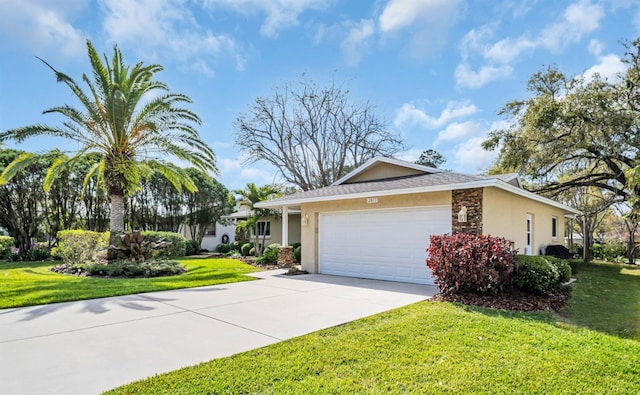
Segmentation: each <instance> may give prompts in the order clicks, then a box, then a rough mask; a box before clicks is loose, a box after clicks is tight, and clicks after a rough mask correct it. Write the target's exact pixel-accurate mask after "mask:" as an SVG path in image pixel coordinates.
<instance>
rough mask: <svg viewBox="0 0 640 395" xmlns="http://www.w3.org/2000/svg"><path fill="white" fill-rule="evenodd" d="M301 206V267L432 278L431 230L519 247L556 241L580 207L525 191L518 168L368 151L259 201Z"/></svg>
mask: <svg viewBox="0 0 640 395" xmlns="http://www.w3.org/2000/svg"><path fill="white" fill-rule="evenodd" d="M256 206H257V207H262V208H278V209H280V210H282V212H283V213H287V212H288V211H290V210H299V211H300V213H301V233H300V235H301V242H302V268H303V269H304V270H306V271H308V272H310V273H325V274H334V275H342V276H352V277H362V278H372V279H382V280H393V281H404V282H412V283H424V284H433V278H432V277H431V275H430V272H429V270H428V268H427V267H426V264H425V259H426V251H425V249H426V247H427V246H428V245H429V238H430V236H431V235H434V234H445V233H459V232H465V233H475V234H489V235H492V236H499V237H505V238H507V239H509V240H511V241H512V242H513V247H514V248H515V249H517V250H518V251H519V252H520V253H521V254H522V253H525V254H530V255H537V254H539V253H540V252H541V250H543V249H544V248H545V246H547V245H549V244H561V243H562V238H563V236H564V226H565V219H566V218H570V217H572V216H575V215H577V214H580V212H579V211H578V210H575V209H573V208H571V207H568V206H565V205H563V204H560V203H558V202H555V201H553V200H550V199H547V198H545V197H542V196H539V195H536V194H534V193H531V192H528V191H526V190H524V189H523V188H522V185H521V184H520V181H519V179H518V177H517V176H516V175H500V176H488V177H485V176H472V175H466V174H461V173H455V172H450V171H444V170H440V169H434V168H430V167H425V166H421V165H416V164H414V163H408V162H404V161H400V160H396V159H390V158H374V159H371V160H370V161H368V162H367V163H365V164H364V165H362V166H360V167H358V168H356V169H355V170H353V171H352V172H350V173H349V174H347V175H346V176H344V177H343V178H341V179H340V180H338V181H336V182H335V183H334V184H333V185H331V186H328V187H325V188H320V189H317V190H313V191H306V192H299V193H296V194H293V195H288V196H283V197H280V198H278V199H273V200H268V201H264V202H260V203H258V204H257V205H256Z"/></svg>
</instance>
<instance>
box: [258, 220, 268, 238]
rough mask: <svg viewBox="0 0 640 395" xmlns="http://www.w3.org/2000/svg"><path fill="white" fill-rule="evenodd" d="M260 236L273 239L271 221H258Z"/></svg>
mask: <svg viewBox="0 0 640 395" xmlns="http://www.w3.org/2000/svg"><path fill="white" fill-rule="evenodd" d="M258 236H260V237H262V236H265V237H271V221H258Z"/></svg>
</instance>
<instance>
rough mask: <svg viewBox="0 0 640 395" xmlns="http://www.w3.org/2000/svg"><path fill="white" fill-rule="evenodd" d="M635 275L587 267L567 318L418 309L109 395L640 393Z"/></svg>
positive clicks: (618, 268) (456, 307) (619, 268)
mask: <svg viewBox="0 0 640 395" xmlns="http://www.w3.org/2000/svg"><path fill="white" fill-rule="evenodd" d="M637 270H638V269H637V268H635V267H632V266H625V265H609V264H594V265H582V266H580V267H579V273H578V274H577V276H576V277H577V282H576V283H575V284H574V285H573V286H574V292H573V297H572V299H571V301H570V303H569V306H568V307H567V308H566V309H565V310H563V311H562V312H561V313H559V314H556V313H551V312H536V313H519V312H508V311H502V310H495V309H489V308H482V307H470V306H464V305H460V304H452V303H446V302H431V301H426V302H420V303H416V304H413V305H410V306H407V307H403V308H400V309H396V310H392V311H389V312H385V313H382V314H378V315H375V316H372V317H368V318H364V319H361V320H358V321H354V322H351V323H348V324H345V325H341V326H338V327H334V328H330V329H326V330H323V331H319V332H315V333H312V334H309V335H305V336H301V337H298V338H294V339H290V340H287V341H283V342H280V343H277V344H273V345H270V346H267V347H263V348H260V349H256V350H252V351H248V352H244V353H241V354H236V355H233V356H230V357H226V358H220V359H215V360H212V361H209V362H206V363H202V364H199V365H196V366H192V367H188V368H184V369H180V370H176V371H174V372H170V373H167V374H161V375H157V376H154V377H151V378H147V379H144V380H141V381H137V382H134V383H131V384H128V385H125V386H122V387H118V388H116V389H113V390H111V391H108V392H106V394H237V393H245V394H254V393H255V394H300V393H304V394H329V393H330V394H357V393H361V394H364V393H366V394H382V393H384V394H405V393H406V394H412V393H415V394H449V393H474V394H496V393H509V394H549V393H553V394H576V393H580V394H630V393H640V334H638V333H637V330H638V315H637V310H636V309H637V303H638V301H639V300H640V299H638V298H636V299H629V298H633V297H635V296H636V295H638V292H640V271H637ZM603 294H606V295H607V297H606V298H602V297H594V295H603ZM593 299H597V302H594V301H593ZM621 302H624V303H626V304H627V306H626V307H625V308H618V309H617V310H615V311H614V310H611V306H612V305H619V304H620V303H621ZM608 311H613V313H614V315H615V316H616V317H622V322H624V324H616V323H615V322H613V323H611V320H610V319H607V314H608V313H607V312H608ZM615 319H616V320H618V319H619V318H615ZM606 322H610V323H611V324H610V325H606ZM622 325H627V327H624V328H622V329H621V327H622Z"/></svg>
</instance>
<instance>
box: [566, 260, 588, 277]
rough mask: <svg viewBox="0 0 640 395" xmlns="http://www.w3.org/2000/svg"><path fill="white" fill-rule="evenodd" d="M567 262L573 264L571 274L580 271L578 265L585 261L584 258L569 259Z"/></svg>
mask: <svg viewBox="0 0 640 395" xmlns="http://www.w3.org/2000/svg"><path fill="white" fill-rule="evenodd" d="M567 263H568V264H569V266H571V274H577V273H578V266H580V265H582V264H583V263H584V260H582V259H567Z"/></svg>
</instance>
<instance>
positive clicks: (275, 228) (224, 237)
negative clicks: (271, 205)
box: [178, 205, 301, 251]
mask: <svg viewBox="0 0 640 395" xmlns="http://www.w3.org/2000/svg"><path fill="white" fill-rule="evenodd" d="M252 215H253V214H252V213H251V210H250V209H248V208H247V207H246V206H241V205H238V206H236V211H235V212H234V213H232V214H229V215H227V216H225V217H224V218H225V219H226V220H228V221H226V222H228V224H226V225H225V224H221V223H215V224H211V225H209V226H208V227H207V229H206V231H205V234H204V237H203V238H202V243H201V244H200V247H202V248H204V249H206V250H209V251H213V250H215V248H216V246H217V245H218V244H221V243H224V244H229V243H233V242H234V241H235V240H236V227H237V225H238V223H239V222H241V221H246V220H247V219H248V218H250V217H251V216H252ZM287 222H288V229H289V230H288V232H286V236H287V237H285V238H286V243H283V241H285V240H284V239H285V238H283V237H282V235H283V232H282V229H283V227H282V223H283V221H282V216H281V215H277V216H275V215H272V216H268V217H264V218H260V219H259V220H258V237H259V242H262V236H263V235H264V241H265V244H266V245H267V246H268V245H269V244H273V243H278V244H280V245H290V244H291V243H299V242H300V230H301V226H300V211H299V210H298V211H296V210H289V213H288V221H287ZM250 232H251V235H250V237H251V238H252V239H253V238H254V237H255V235H254V234H253V233H254V230H253V229H250ZM178 233H180V234H182V235H183V236H184V237H185V238H186V239H187V240H190V239H191V229H190V228H189V225H184V224H183V225H181V226H180V230H179V232H178Z"/></svg>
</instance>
